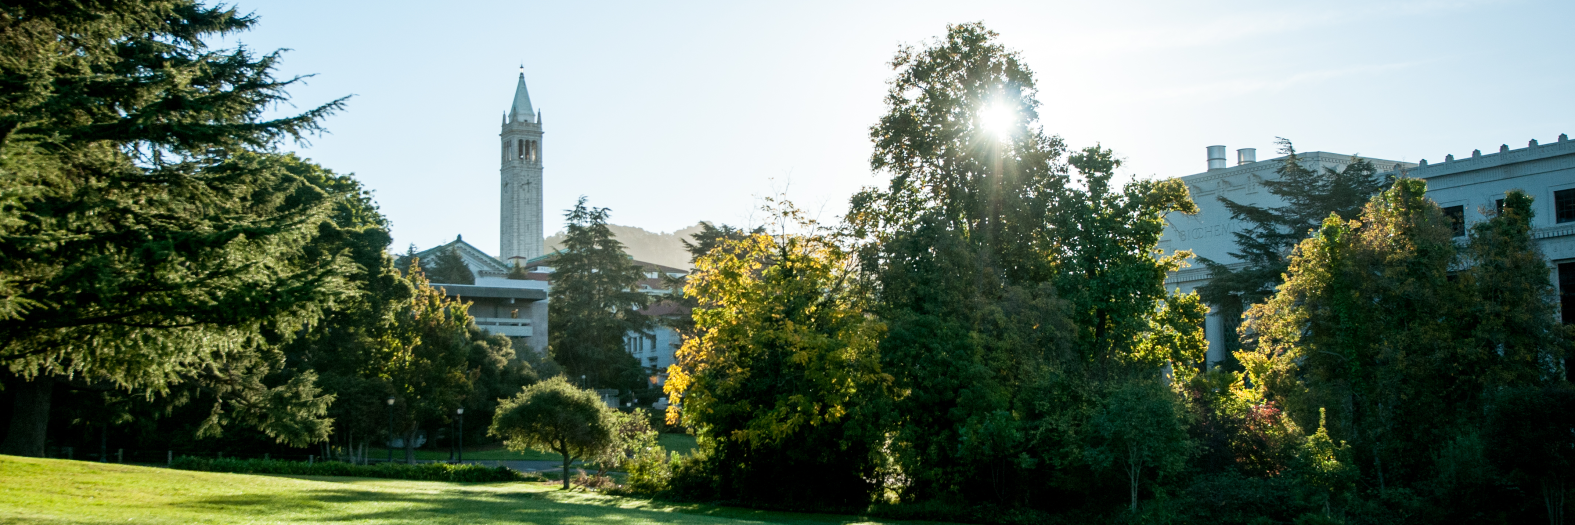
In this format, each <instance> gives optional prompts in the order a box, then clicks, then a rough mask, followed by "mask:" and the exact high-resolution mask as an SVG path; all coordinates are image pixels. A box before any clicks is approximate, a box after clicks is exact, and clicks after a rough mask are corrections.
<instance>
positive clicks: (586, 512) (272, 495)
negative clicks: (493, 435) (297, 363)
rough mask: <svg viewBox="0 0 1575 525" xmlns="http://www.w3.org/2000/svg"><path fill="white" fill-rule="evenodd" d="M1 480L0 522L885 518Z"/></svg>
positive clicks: (73, 473) (298, 484) (4, 474)
mask: <svg viewBox="0 0 1575 525" xmlns="http://www.w3.org/2000/svg"><path fill="white" fill-rule="evenodd" d="M0 480H3V482H0V523H41V524H68V523H84V524H87V523H94V524H97V523H110V522H115V523H128V522H130V523H212V524H225V523H260V524H267V523H328V522H333V523H341V524H344V525H360V524H405V523H412V524H413V523H436V524H448V523H452V524H467V525H468V524H488V523H535V524H559V523H562V524H581V523H585V524H589V523H616V524H629V525H636V524H645V523H701V524H712V523H714V524H727V523H802V524H840V523H869V524H878V523H882V522H873V521H866V520H864V519H862V518H858V517H854V516H842V515H832V514H795V513H785V512H767V511H754V510H747V509H736V508H729V507H716V506H711V505H677V504H667V503H660V502H651V501H646V500H639V499H630V498H618V497H612V496H602V495H599V494H592V493H584V492H568V493H564V492H560V491H558V490H556V485H555V484H552V485H548V484H541V483H440V482H428V481H393V480H373V479H364V478H326V477H313V478H306V477H286V476H256V475H241V474H218V473H211V472H191V471H183V470H168V469H162V468H154V467H138V466H130V465H116V464H104V463H94V462H86V461H68V460H58V459H35V458H19V457H14V456H0ZM903 523H915V522H903Z"/></svg>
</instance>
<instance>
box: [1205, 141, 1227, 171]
mask: <svg viewBox="0 0 1575 525" xmlns="http://www.w3.org/2000/svg"><path fill="white" fill-rule="evenodd" d="M1225 168H1226V166H1225V146H1209V171H1214V170H1222V169H1225Z"/></svg>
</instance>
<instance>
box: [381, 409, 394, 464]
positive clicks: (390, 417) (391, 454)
mask: <svg viewBox="0 0 1575 525" xmlns="http://www.w3.org/2000/svg"><path fill="white" fill-rule="evenodd" d="M383 448H386V449H388V462H389V463H393V462H394V396H388V441H387V442H384V443H383Z"/></svg>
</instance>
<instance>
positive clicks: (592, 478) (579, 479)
mask: <svg viewBox="0 0 1575 525" xmlns="http://www.w3.org/2000/svg"><path fill="white" fill-rule="evenodd" d="M573 483H574V485H576V486H579V487H582V488H586V489H590V490H606V489H611V488H616V487H618V482H617V481H614V480H613V479H612V477H611V476H606V475H602V474H586V473H585V470H584V469H578V470H577V472H576V473H575V474H574V480H573Z"/></svg>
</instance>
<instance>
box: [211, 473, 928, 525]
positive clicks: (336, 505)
mask: <svg viewBox="0 0 1575 525" xmlns="http://www.w3.org/2000/svg"><path fill="white" fill-rule="evenodd" d="M318 479H321V478H318ZM324 481H327V480H324ZM334 481H337V482H340V483H343V482H348V481H352V480H347V479H345V478H338V479H337V480H334ZM510 485H515V484H507V483H499V484H493V483H488V484H480V483H478V484H467V485H466V486H465V487H463V488H453V489H432V490H422V489H413V490H409V491H403V492H396V491H389V490H386V489H385V490H359V489H356V488H354V487H345V488H334V489H321V490H311V491H303V492H299V493H295V494H261V495H252V494H246V495H234V496H218V497H208V498H202V499H198V500H193V501H190V502H188V503H185V504H183V506H186V507H187V508H189V509H193V510H203V511H212V512H236V511H240V512H243V513H245V514H251V515H268V516H273V517H276V518H284V519H292V520H303V521H316V522H359V521H368V522H373V521H375V522H378V523H466V524H472V523H542V524H554V523H726V522H745V523H748V522H754V523H784V524H791V523H804V524H835V523H861V522H866V521H868V518H864V517H859V516H848V515H835V514H800V513H786V512H775V511H764V510H754V509H743V508H735V507H722V506H717V505H707V504H671V503H665V502H654V501H649V500H640V499H633V498H620V497H611V496H602V495H598V494H591V493H583V492H558V491H550V492H537V491H530V492H527V491H520V490H512V491H511V490H508V489H509V488H510ZM515 486H517V485H515ZM911 523H917V522H911Z"/></svg>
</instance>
